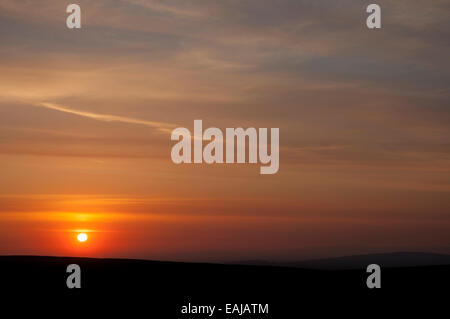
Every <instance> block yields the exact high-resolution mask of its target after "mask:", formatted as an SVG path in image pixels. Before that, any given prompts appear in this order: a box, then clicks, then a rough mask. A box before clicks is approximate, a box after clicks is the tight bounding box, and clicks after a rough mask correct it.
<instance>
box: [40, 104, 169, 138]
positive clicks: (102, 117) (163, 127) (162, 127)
mask: <svg viewBox="0 0 450 319" xmlns="http://www.w3.org/2000/svg"><path fill="white" fill-rule="evenodd" d="M37 106H40V107H45V108H47V109H51V110H55V111H60V112H64V113H69V114H74V115H78V116H83V117H87V118H90V119H94V120H98V121H104V122H121V123H129V124H138V125H145V126H150V127H153V128H156V129H158V130H159V131H161V132H164V133H170V132H172V130H173V129H174V128H175V127H176V126H177V125H175V124H172V123H164V122H155V121H147V120H141V119H135V118H131V117H125V116H117V115H110V114H98V113H93V112H86V111H80V110H74V109H71V108H68V107H65V106H62V105H58V104H54V103H48V102H42V103H38V104H37Z"/></svg>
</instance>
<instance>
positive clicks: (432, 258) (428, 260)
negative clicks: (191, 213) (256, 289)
mask: <svg viewBox="0 0 450 319" xmlns="http://www.w3.org/2000/svg"><path fill="white" fill-rule="evenodd" d="M234 264H240V265H259V266H282V267H296V268H309V269H324V270H344V269H361V268H364V267H367V265H369V264H378V265H380V266H381V267H390V268H393V267H418V266H440V265H450V255H445V254H435V253H424V252H392V253H379V254H365V255H352V256H343V257H336V258H324V259H313V260H306V261H294V262H283V263H272V262H268V261H261V260H253V261H238V262H234Z"/></svg>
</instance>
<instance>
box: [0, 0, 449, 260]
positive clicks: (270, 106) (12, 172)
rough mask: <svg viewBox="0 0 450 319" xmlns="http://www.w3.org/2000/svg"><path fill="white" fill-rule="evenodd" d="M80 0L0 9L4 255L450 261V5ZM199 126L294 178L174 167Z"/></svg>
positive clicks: (440, 1)
mask: <svg viewBox="0 0 450 319" xmlns="http://www.w3.org/2000/svg"><path fill="white" fill-rule="evenodd" d="M72 2H75V3H78V4H79V5H80V6H81V10H82V28H81V29H79V30H69V29H68V28H67V27H66V17H67V15H68V14H67V13H66V6H67V5H68V4H70V3H72ZM72 2H71V1H61V0H39V1H13V0H0V153H1V155H0V255H8V254H38V255H65V256H93V257H128V258H146V259H162V260H183V261H232V260H242V259H246V260H247V259H267V260H297V259H304V258H315V257H327V256H330V257H331V256H339V255H348V254H359V253H372V252H388V251H405V250H406V251H428V252H441V253H450V236H449V233H450V142H449V141H450V91H449V85H450V62H449V56H450V20H449V12H450V3H449V1H447V0H430V1H426V2H424V1H418V0H411V1H407V0H395V1H394V0H392V1H385V0H377V1H355V0H339V1H331V0H329V1H312V0H311V1H301V0H279V1H265V0H250V1H247V0H226V1H225V0H223V1H212V0H208V1H206V0H205V1H194V0H192V1H184V0H175V1H173V0H168V1H156V0H155V1H152V0H148V1H145V0H92V1H88V0H79V1H72ZM373 2H375V3H378V4H379V5H380V6H381V8H382V28H381V29H380V30H369V29H368V28H367V27H366V24H365V19H366V17H367V15H368V14H367V13H366V6H367V5H368V4H369V3H373ZM196 119H201V120H203V126H204V127H205V128H207V127H219V128H222V129H225V128H226V127H244V128H247V127H255V128H262V127H266V128H275V127H276V128H280V169H279V172H278V173H277V174H274V175H261V174H259V167H260V165H259V164H220V165H219V164H213V165H207V164H184V165H176V164H174V163H173V162H172V160H171V157H170V152H171V148H172V146H173V145H174V144H175V143H174V142H173V141H171V140H170V130H171V129H172V128H174V127H179V126H180V127H186V128H189V129H190V130H192V129H193V121H194V120H196ZM79 232H85V233H87V234H88V235H89V239H88V240H87V241H86V242H85V243H80V242H77V240H76V235H77V234H78V233H79Z"/></svg>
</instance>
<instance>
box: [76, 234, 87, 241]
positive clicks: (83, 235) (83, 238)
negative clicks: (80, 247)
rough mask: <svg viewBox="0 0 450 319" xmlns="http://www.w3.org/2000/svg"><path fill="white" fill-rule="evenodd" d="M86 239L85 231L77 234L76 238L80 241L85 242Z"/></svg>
mask: <svg viewBox="0 0 450 319" xmlns="http://www.w3.org/2000/svg"><path fill="white" fill-rule="evenodd" d="M87 239H88V235H86V234H85V233H79V234H78V236H77V240H78V241H79V242H81V243H83V242H85V241H86V240H87Z"/></svg>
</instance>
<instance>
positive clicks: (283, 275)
mask: <svg viewBox="0 0 450 319" xmlns="http://www.w3.org/2000/svg"><path fill="white" fill-rule="evenodd" d="M447 257H448V256H447ZM447 257H445V256H441V257H440V256H439V255H434V254H414V255H410V254H408V253H406V254H405V253H399V254H380V255H364V256H351V257H342V258H333V259H324V260H322V261H310V262H302V263H301V265H300V264H297V263H294V264H293V265H291V267H286V266H284V267H282V266H272V265H271V266H255V265H226V264H202V263H177V262H160V261H147V260H132V259H95V258H73V257H44V256H0V274H2V280H1V284H0V287H1V289H3V291H5V292H7V295H5V296H6V298H3V299H2V302H3V304H4V305H8V304H9V303H12V302H17V301H18V300H19V301H21V303H22V304H27V303H28V301H29V300H33V301H38V302H39V304H42V305H48V307H50V308H51V307H55V305H56V304H58V305H65V304H67V307H69V309H71V311H79V312H80V313H81V314H83V313H85V311H88V310H87V309H88V308H89V309H92V308H93V309H96V311H97V312H98V313H100V314H101V317H105V316H106V315H107V314H116V313H117V312H118V311H122V312H126V313H127V314H128V315H130V313H137V314H140V315H142V314H147V315H148V317H152V318H154V317H156V318H158V319H161V318H170V319H171V318H173V319H183V318H185V319H194V318H199V319H205V318H208V316H207V315H206V316H201V315H198V314H197V315H192V314H191V315H185V314H182V313H181V308H182V306H183V305H188V304H189V303H190V304H195V305H215V306H216V307H217V308H219V307H220V308H221V309H225V305H226V304H247V303H248V304H251V303H260V304H264V305H266V304H268V305H269V315H267V314H265V315H244V316H239V315H235V314H233V315H231V314H225V313H224V312H221V313H216V314H215V315H214V317H212V318H228V319H230V318H255V319H257V318H274V319H284V318H299V317H301V316H302V315H303V314H305V313H306V312H308V311H313V312H314V313H315V314H316V316H319V317H320V316H322V315H327V316H328V315H333V316H336V315H339V314H343V315H344V314H345V315H346V316H349V315H350V314H351V313H354V314H355V315H361V312H360V310H358V309H360V307H364V308H367V309H370V311H371V313H376V312H377V311H379V313H380V314H383V313H384V312H383V311H386V309H390V310H389V311H390V313H391V314H395V312H396V311H397V312H398V313H399V314H401V315H404V314H405V311H406V310H408V309H410V310H411V309H412V308H411V303H413V304H415V305H428V304H429V303H430V302H431V303H432V304H433V306H432V309H437V308H438V307H439V306H442V307H443V306H445V303H440V302H439V300H440V298H444V299H447V297H446V296H448V292H447V289H448V288H447V287H448V286H449V285H450V263H448V264H446V265H442V263H443V262H444V260H447V259H445V258H447ZM367 262H370V263H373V262H379V263H380V264H382V275H381V278H382V279H381V283H382V284H381V285H382V288H381V289H368V288H367V286H366V279H367V276H368V275H369V274H368V273H366V266H367V265H366V263H367ZM433 262H436V264H435V265H431V264H432V263H433ZM69 264H78V265H79V266H80V267H81V282H82V287H81V289H68V288H67V286H66V278H67V276H68V275H69V274H67V273H66V268H67V266H68V265H69ZM391 265H393V266H395V267H390V266H391ZM293 266H295V267H293ZM299 266H305V267H306V266H311V267H314V268H322V269H306V268H298V267H299ZM344 266H345V267H344ZM359 266H362V267H359ZM407 266H412V267H407ZM346 267H349V268H351V269H346V270H343V269H342V268H346ZM324 268H328V269H329V268H335V269H337V270H324ZM415 301H417V302H418V303H415ZM375 306H376V307H375ZM374 307H375V308H374ZM16 309H18V308H16ZM430 309H431V308H430ZM89 311H92V310H89ZM223 311H224V310H223Z"/></svg>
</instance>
